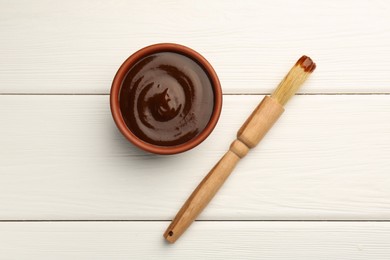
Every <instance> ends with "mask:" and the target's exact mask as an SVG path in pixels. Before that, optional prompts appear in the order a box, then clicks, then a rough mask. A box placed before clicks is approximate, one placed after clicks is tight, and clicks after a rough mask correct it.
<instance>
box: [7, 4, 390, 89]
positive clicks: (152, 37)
mask: <svg viewBox="0 0 390 260" xmlns="http://www.w3.org/2000/svg"><path fill="white" fill-rule="evenodd" d="M389 11H390V2H389V1H382V0H372V1H364V0H359V1H351V0H350V1H337V0H330V1H322V2H320V3H316V4H313V2H312V1H311V0H299V1H298V2H297V1H288V0H275V1H271V2H266V3H265V2H264V1H257V0H251V1H245V3H238V2H235V1H223V0H215V1H208V2H207V4H199V3H196V2H193V1H184V2H183V1H180V0H171V1H164V2H161V1H156V0H151V1H138V2H137V3H136V4H135V3H134V2H133V1H98V2H96V1H92V2H91V1H87V0H81V1H80V0H77V1H76V0H69V1H50V0H43V1H40V4H36V3H35V2H33V1H25V0H15V1H2V3H1V8H0V35H2V40H1V41H0V56H1V59H0V93H108V92H109V88H110V84H111V80H112V78H113V76H114V74H115V72H116V70H117V68H118V67H119V65H120V64H121V63H122V61H123V60H124V59H125V58H127V57H128V56H129V55H130V54H131V53H133V52H134V51H136V50H138V49H140V48H141V47H143V46H146V45H149V44H153V43H158V42H176V43H181V44H184V45H188V46H190V47H192V48H194V49H195V50H197V51H199V52H200V53H202V54H203V55H204V56H205V57H206V58H207V59H209V61H210V62H211V63H212V64H213V66H214V67H215V69H216V71H217V73H218V74H219V76H220V79H221V82H222V86H223V90H224V92H225V93H269V92H271V90H272V89H273V88H274V87H275V86H276V85H277V84H278V83H279V81H280V79H281V78H282V77H283V76H284V74H285V73H286V72H287V71H288V70H289V68H290V67H291V66H292V64H293V63H294V62H295V61H296V59H297V58H299V57H300V56H301V55H303V54H307V55H309V56H312V58H313V59H314V60H315V61H316V62H317V65H318V68H317V71H316V73H315V74H314V75H313V77H312V79H311V80H310V83H309V84H307V85H306V87H304V88H303V89H302V90H301V92H302V93H344V92H348V93H355V92H367V93H374V92H375V93H378V92H386V93H390V78H389V77H388V71H389V70H390V16H389V15H388V14H389Z"/></svg>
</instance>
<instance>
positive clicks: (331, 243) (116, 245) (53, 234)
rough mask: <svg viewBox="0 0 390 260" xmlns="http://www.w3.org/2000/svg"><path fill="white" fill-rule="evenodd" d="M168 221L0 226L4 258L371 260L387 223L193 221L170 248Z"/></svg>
mask: <svg viewBox="0 0 390 260" xmlns="http://www.w3.org/2000/svg"><path fill="white" fill-rule="evenodd" d="M166 224H167V222H54V223H53V222H51V223H50V222H49V223H47V222H43V223H42V222H36V223H31V222H16V223H1V222H0V243H1V247H0V255H1V257H2V258H3V259H29V260H30V259H42V260H44V259H58V260H61V259H70V258H71V259H259V258H262V259H302V260H305V259H307V260H312V259H319V260H324V259H356V260H359V259H362V260H363V259H364V260H366V259H376V260H388V259H389V255H390V223H388V222H387V223H385V222H358V223H353V222H341V223H338V222H195V223H194V226H193V228H192V229H191V232H188V233H186V234H185V239H184V237H183V239H181V240H180V241H178V242H177V243H176V244H174V245H169V244H168V243H165V242H164V241H163V238H162V236H161V232H162V230H163V229H164V228H165V226H166Z"/></svg>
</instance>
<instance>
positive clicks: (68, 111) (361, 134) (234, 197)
mask: <svg viewBox="0 0 390 260" xmlns="http://www.w3.org/2000/svg"><path fill="white" fill-rule="evenodd" d="M262 98H263V96H256V95H253V96H252V95H249V96H247V95H239V96H235V95H232V96H230V95H228V96H225V97H224V109H223V111H222V115H221V119H220V121H219V123H218V125H217V127H216V129H215V130H214V132H213V133H212V134H211V136H210V137H209V138H208V139H207V140H206V141H205V142H204V143H202V144H201V145H200V146H199V147H197V148H196V149H193V150H191V151H189V152H186V153H184V154H180V155H176V156H154V155H150V154H146V153H144V152H142V151H140V150H138V149H136V148H134V147H133V146H132V145H131V144H129V143H127V142H126V141H125V139H124V138H123V137H122V136H121V135H120V134H119V132H118V130H117V129H116V128H115V125H114V123H113V120H112V118H111V115H110V112H109V102H108V101H109V99H108V96H90V95H87V96H83V95H76V96H73V95H68V96H50V95H43V96H41V95H26V96H24V95H22V96H20V95H18V96H13V95H11V96H8V95H2V96H0V126H1V127H0V161H1V163H0V191H1V195H0V219H2V220H7V219H11V220H24V219H46V220H54V219H63V220H69V219H75V220H82V219H86V220H93V219H94V220H110V219H112V220H113V219H128V220H137V219H138V220H169V219H172V217H173V216H174V214H175V213H176V211H177V209H178V208H180V206H181V205H182V204H183V203H184V201H185V199H186V198H187V196H188V194H189V193H190V192H191V191H192V190H194V188H195V187H196V185H197V184H198V183H199V182H200V181H201V179H202V178H203V177H204V175H205V174H206V173H207V172H208V171H209V170H210V169H211V168H212V166H213V165H214V164H215V162H216V161H218V159H219V158H220V157H221V156H222V155H223V153H224V152H225V151H226V150H227V149H228V147H229V145H230V140H234V138H235V135H236V131H237V129H238V128H239V127H240V125H241V124H242V122H243V121H244V120H245V118H247V117H248V116H249V114H250V113H251V111H252V110H253V109H254V108H255V107H256V106H257V104H258V103H259V102H260V101H261V99H262ZM389 114H390V96H389V95H358V96H354V95H347V96H345V95H341V96H340V95H330V96H323V95H319V96H317V95H315V96H311V95H308V96H306V95H304V96H297V97H295V98H293V99H292V100H291V102H290V103H289V104H288V105H287V106H286V112H285V113H284V115H283V117H281V118H280V119H279V121H278V122H277V123H276V124H275V125H274V127H273V128H272V130H271V131H270V132H269V133H268V134H267V136H266V138H264V140H263V141H262V143H261V144H260V145H259V146H258V147H256V148H255V149H253V150H252V151H251V153H249V154H248V155H247V156H246V157H245V158H243V159H242V161H241V163H240V164H239V165H238V166H237V168H236V170H235V173H234V174H233V175H231V176H230V178H229V180H227V182H226V183H225V185H224V186H223V187H222V189H221V190H220V191H219V193H218V195H217V196H216V197H215V198H214V200H213V201H212V202H211V203H210V205H209V206H208V208H207V209H206V210H205V211H204V212H203V214H202V216H201V219H203V220H263V219H271V220H283V219H290V220H291V219H296V220H303V219H312V220H324V219H328V220H332V219H333V220H335V219H353V220H362V219H372V220H374V219H387V220H390V199H389V198H390V178H389V172H390V161H389V158H390V120H388V118H389ZM281 158H283V159H281Z"/></svg>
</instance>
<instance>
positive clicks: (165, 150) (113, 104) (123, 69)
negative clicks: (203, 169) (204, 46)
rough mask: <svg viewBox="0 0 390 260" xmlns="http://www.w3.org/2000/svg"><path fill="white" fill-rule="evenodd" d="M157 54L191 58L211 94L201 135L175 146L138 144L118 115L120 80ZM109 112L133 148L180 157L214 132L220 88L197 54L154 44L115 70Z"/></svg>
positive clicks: (166, 45)
mask: <svg viewBox="0 0 390 260" xmlns="http://www.w3.org/2000/svg"><path fill="white" fill-rule="evenodd" d="M159 52H174V53H178V54H182V55H185V56H187V57H189V58H191V59H192V60H194V61H196V62H197V63H198V64H199V65H200V66H201V67H202V68H203V69H204V71H205V72H206V73H207V75H208V77H209V79H210V82H211V86H212V88H213V92H214V108H213V112H212V115H211V118H210V120H209V122H208V123H207V125H206V127H205V128H204V129H203V131H202V132H201V133H200V134H198V135H197V136H196V137H194V138H193V139H191V140H190V141H188V142H185V143H183V144H180V145H177V146H158V145H154V144H150V143H147V142H145V141H143V140H141V139H140V138H138V137H137V136H136V135H135V134H133V133H132V132H131V130H130V129H129V128H128V127H127V125H126V123H125V121H124V119H123V117H122V113H121V111H120V105H119V94H120V89H121V85H122V82H123V79H124V78H125V76H126V75H127V73H128V71H129V70H130V69H131V68H132V67H133V66H134V65H135V64H136V63H137V62H138V61H139V60H140V59H142V58H143V57H145V56H148V55H151V54H154V53H159ZM110 108H111V114H112V117H113V119H114V122H115V124H116V126H117V127H118V129H119V131H120V132H121V133H122V134H123V135H124V137H125V138H126V139H127V140H129V141H130V142H131V143H133V144H134V145H135V146H137V147H139V148H141V149H142V150H144V151H147V152H151V153H155V154H162V155H168V154H177V153H182V152H185V151H187V150H190V149H192V148H194V147H195V146H197V145H199V144H200V143H201V142H203V141H204V140H205V139H206V138H207V137H208V136H209V135H210V134H211V132H212V131H213V130H214V128H215V126H216V124H217V122H218V120H219V116H220V114H221V110H222V89H221V84H220V82H219V79H218V76H217V73H216V72H215V71H214V69H213V67H212V66H211V64H210V63H209V62H208V61H207V60H206V59H205V58H204V57H203V56H202V55H201V54H199V53H198V52H196V51H194V50H193V49H191V48H189V47H186V46H183V45H180V44H176V43H157V44H153V45H149V46H146V47H144V48H142V49H140V50H138V51H136V52H135V53H134V54H132V55H131V56H130V57H128V58H127V59H126V60H125V61H124V62H123V63H122V65H121V66H120V67H119V69H118V71H117V73H116V74H115V77H114V79H113V82H112V85H111V91H110Z"/></svg>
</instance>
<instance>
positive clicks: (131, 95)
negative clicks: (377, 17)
mask: <svg viewBox="0 0 390 260" xmlns="http://www.w3.org/2000/svg"><path fill="white" fill-rule="evenodd" d="M119 102H120V110H121V113H122V116H123V119H124V121H125V123H126V125H127V127H128V128H129V129H130V130H131V131H132V132H133V133H134V134H135V135H136V136H137V137H138V138H139V139H141V140H143V141H145V142H147V143H150V144H154V145H158V146H177V145H180V144H183V143H186V142H188V141H189V140H191V139H192V138H194V137H195V136H197V135H198V134H199V133H201V132H202V130H203V129H204V128H205V127H206V126H207V124H208V122H209V120H210V118H211V115H212V112H213V107H214V93H213V89H212V85H211V82H210V79H209V77H208V75H207V73H206V72H205V71H204V70H203V68H202V67H201V66H200V65H199V64H198V63H197V62H196V61H194V60H192V59H191V58H189V57H187V56H185V55H182V54H178V53H173V52H160V53H156V54H152V55H149V56H146V57H144V58H143V59H141V60H140V61H138V62H137V63H136V64H135V65H134V66H133V67H132V68H131V69H130V71H129V72H128V74H127V75H126V77H125V78H124V80H123V82H122V86H121V90H120V96H119Z"/></svg>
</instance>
